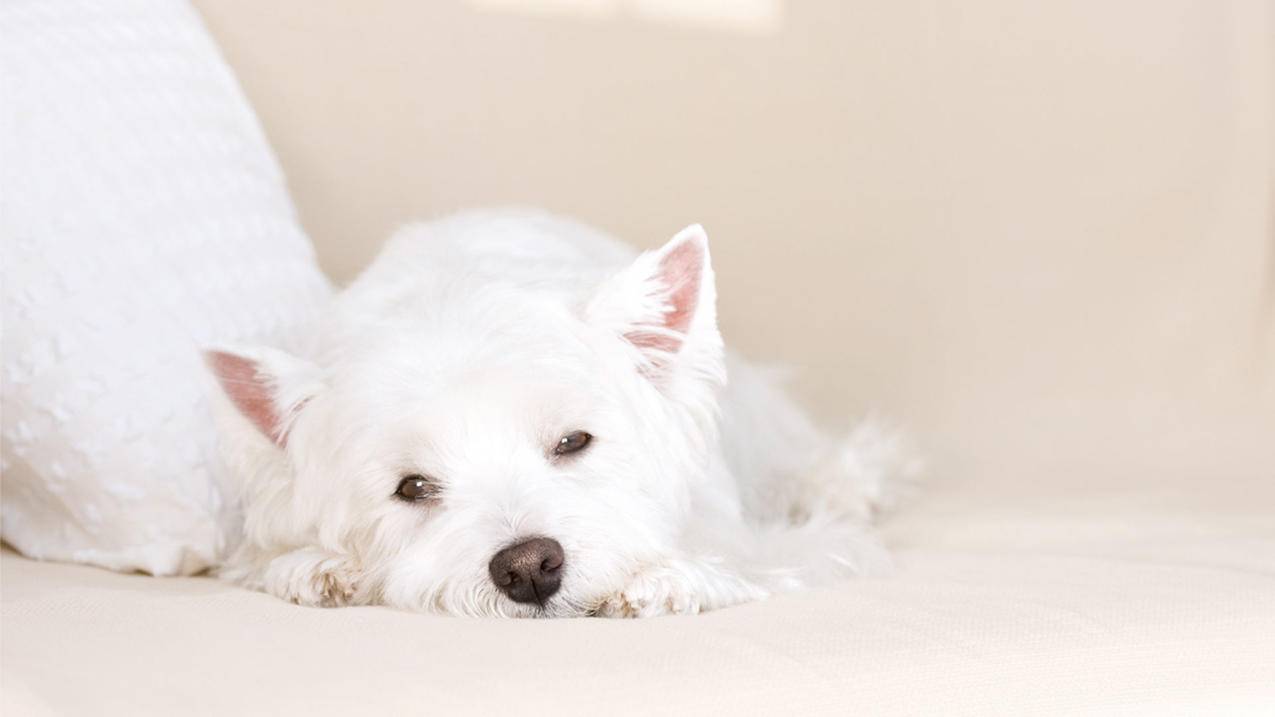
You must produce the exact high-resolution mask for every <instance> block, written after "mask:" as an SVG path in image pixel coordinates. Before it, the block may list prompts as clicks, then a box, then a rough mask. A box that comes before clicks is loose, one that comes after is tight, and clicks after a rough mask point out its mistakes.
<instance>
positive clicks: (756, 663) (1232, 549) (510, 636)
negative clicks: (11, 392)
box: [0, 471, 1275, 715]
mask: <svg viewBox="0 0 1275 717" xmlns="http://www.w3.org/2000/svg"><path fill="white" fill-rule="evenodd" d="M1134 478H1137V476H1130V475H1119V474H1109V475H1101V476H1095V475H1090V476H1081V475H1071V474H1068V473H1066V472H1055V473H1053V474H1051V475H1046V474H1045V473H1044V472H1043V471H1042V472H1037V473H1035V474H1029V475H1028V476H1026V477H1022V478H1021V479H1020V480H1016V481H1014V484H1013V485H1008V486H1006V485H996V484H992V483H980V484H978V485H974V484H961V485H940V486H935V487H932V488H931V489H930V490H929V491H928V492H927V493H926V494H924V495H922V496H921V497H920V498H918V499H917V500H916V502H914V503H913V504H912V505H910V506H907V507H906V508H905V509H904V510H903V511H902V512H901V513H900V514H899V515H898V516H897V517H896V518H895V519H894V520H893V521H892V522H891V523H890V524H889V525H888V530H887V534H888V537H889V539H890V541H891V543H892V544H893V545H894V546H896V548H897V550H898V557H899V566H898V570H897V571H896V574H894V575H892V576H888V577H882V578H874V579H870V580H853V581H848V582H846V583H844V584H842V585H840V586H837V587H835V588H833V589H829V590H823V591H818V592H810V593H804V594H793V595H787V596H783V597H780V598H776V599H773V600H770V601H766V602H762V603H755V604H749V605H744V606H741V607H737V608H731V609H726V610H722V611H719V612H714V613H708V614H705V615H700V616H694V617H668V618H655V619H650V620H638V621H616V620H602V619H576V620H557V621H499V620H476V619H463V618H448V617H436V616H429V615H418V614H411V613H404V612H395V611H393V610H389V609H386V608H341V609H319V608H303V607H297V606H295V605H291V604H288V603H285V602H282V601H280V600H277V599H275V598H272V597H269V596H267V595H263V594H259V593H253V592H248V591H245V590H242V589H239V588H236V587H233V586H231V585H226V584H223V583H220V582H217V581H216V580H213V579H211V578H182V579H163V580H161V579H155V578H148V577H144V576H125V575H116V574H112V573H108V572H105V571H101V570H95V569H92V568H84V567H73V566H64V565H51V564H41V563H35V562H31V561H28V560H24V559H22V558H19V557H17V556H14V555H12V554H6V555H5V556H4V558H3V562H2V563H0V571H2V573H3V574H2V575H0V577H2V578H3V580H2V583H3V588H2V590H3V592H2V597H3V622H2V623H0V628H3V632H4V642H3V645H2V646H0V651H2V652H0V658H2V659H0V661H2V663H3V668H4V672H3V678H4V685H5V690H4V692H5V697H4V699H5V700H6V701H7V704H6V705H5V706H7V707H9V708H10V711H9V712H6V713H7V714H8V713H12V714H40V713H41V712H42V711H46V712H49V713H53V714H88V713H92V714H128V715H143V714H155V715H169V714H282V713H306V714H333V715H348V714H457V713H473V714H503V713H505V712H508V711H510V710H513V711H516V712H517V713H518V714H528V715H534V714H556V715H575V714H580V715H599V714H608V715H609V714H791V715H810V714H829V715H847V714H873V715H884V714H901V715H903V714H913V715H915V714H942V715H951V714H1012V715H1028V714H1059V713H1064V714H1152V715H1166V714H1236V713H1238V714H1271V713H1275V522H1273V521H1271V519H1270V511H1269V507H1268V506H1270V505H1271V504H1272V501H1275V485H1272V483H1271V482H1270V481H1269V480H1266V479H1264V478H1256V477H1255V478H1240V477H1233V478H1228V477H1226V476H1222V475H1213V476H1207V478H1210V480H1204V478H1206V476H1199V475H1191V476H1188V475H1181V476H1173V475H1164V474H1157V475H1154V476H1151V475H1146V476H1143V477H1142V478H1141V479H1139V480H1134ZM1033 485H1039V486H1041V487H1032V486H1033ZM1116 485H1118V486H1120V488H1118V489H1112V488H1111V486H1116ZM68 676H74V682H75V686H74V689H67V679H68Z"/></svg>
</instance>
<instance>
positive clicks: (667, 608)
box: [595, 558, 770, 617]
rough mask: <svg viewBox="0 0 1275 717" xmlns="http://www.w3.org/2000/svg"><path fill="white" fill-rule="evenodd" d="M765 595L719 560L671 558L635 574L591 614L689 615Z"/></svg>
mask: <svg viewBox="0 0 1275 717" xmlns="http://www.w3.org/2000/svg"><path fill="white" fill-rule="evenodd" d="M769 594H770V592H769V591H768V590H766V589H765V588H763V587H761V586H760V585H757V584H756V583H754V582H752V581H751V580H749V579H747V578H745V577H744V576H742V575H740V574H738V573H737V572H735V571H733V570H730V569H729V568H728V567H726V566H725V565H723V564H722V563H721V561H719V560H712V559H695V558H673V559H670V560H666V561H662V562H660V563H656V564H653V565H651V566H649V567H647V568H644V569H642V570H641V571H639V572H638V573H637V574H636V575H634V576H633V577H632V578H631V579H630V580H629V582H628V583H627V585H625V587H624V588H623V589H621V590H620V591H619V592H617V593H616V594H614V595H612V596H610V597H608V598H607V599H606V600H605V601H604V602H603V603H602V604H601V605H600V606H598V608H597V610H596V611H595V614H597V615H599V616H602V617H651V616H654V615H669V614H673V615H693V614H695V613H699V612H703V611H705V610H714V609H716V608H720V607H727V606H730V605H736V604H739V603H742V602H749V601H752V600H761V599H763V598H765V597H767V596H768V595H769Z"/></svg>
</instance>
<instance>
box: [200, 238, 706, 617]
mask: <svg viewBox="0 0 1275 717" xmlns="http://www.w3.org/2000/svg"><path fill="white" fill-rule="evenodd" d="M373 290H375V288H374V287H373ZM454 295H455V296H456V297H458V299H459V300H457V301H456V302H455V306H454V307H452V306H451V305H450V304H448V305H444V306H436V307H432V310H431V311H429V312H427V314H428V318H422V319H421V320H420V321H413V320H410V319H408V320H401V319H394V318H387V319H385V320H384V321H383V322H380V321H378V322H374V323H375V325H372V326H350V325H349V323H348V321H347V320H346V319H344V318H342V317H341V316H340V312H341V308H340V307H341V303H340V300H338V304H337V308H336V309H334V312H335V313H336V316H334V317H333V320H332V321H331V322H330V324H329V327H328V329H327V332H328V334H329V335H328V337H327V344H328V345H327V348H326V349H324V350H322V351H320V352H319V353H318V359H317V361H316V362H310V361H304V360H301V359H298V358H295V357H292V356H290V355H286V354H283V353H280V352H278V351H274V350H267V349H248V350H242V351H239V350H236V351H233V352H231V351H213V352H209V354H208V359H209V364H210V366H211V367H212V369H213V373H214V375H215V376H216V377H217V378H218V380H219V382H220V384H221V387H222V388H223V390H224V394H225V396H226V397H227V398H229V401H225V402H223V403H224V404H225V405H226V407H228V408H231V407H232V408H233V409H235V410H228V411H225V414H226V415H225V416H223V420H222V421H221V423H222V426H223V434H224V435H223V444H225V445H226V447H227V448H228V449H229V455H230V457H231V458H232V463H233V466H232V467H233V468H234V470H235V475H236V479H237V480H238V481H239V485H238V492H239V500H240V503H241V506H242V509H243V515H244V547H243V548H241V551H240V557H241V558H242V559H245V560H257V561H261V560H264V559H268V557H269V556H271V555H274V554H282V553H285V552H287V551H291V550H296V549H302V548H312V549H314V550H316V551H318V552H320V553H322V554H331V555H333V556H337V557H338V558H339V561H338V562H340V564H342V565H343V566H346V567H345V568H343V569H344V570H347V571H349V572H351V573H352V574H350V575H345V576H342V579H345V580H348V581H349V582H350V583H351V584H353V585H356V586H357V588H356V594H357V597H356V601H359V602H384V603H387V604H390V605H395V606H399V607H405V608H411V609H424V610H434V611H441V612H449V613H458V614H468V615H511V616H542V615H543V616H557V615H579V614H587V613H588V612H590V611H591V610H592V609H594V608H595V607H596V606H597V605H598V604H599V602H600V601H602V600H603V599H605V598H606V597H608V596H609V595H610V594H612V593H613V592H614V591H615V590H617V589H619V588H620V587H622V586H623V582H624V581H625V579H626V578H627V577H628V576H630V575H631V574H632V573H633V572H634V571H635V570H636V569H638V568H639V567H640V566H641V565H643V564H644V563H647V562H651V561H655V560H658V559H659V558H660V557H661V556H664V555H667V554H668V553H669V552H670V551H671V550H672V548H673V546H674V544H675V541H676V540H677V538H678V534H679V531H680V530H681V529H682V526H683V523H684V520H685V517H686V512H687V510H688V506H689V494H690V488H691V485H692V484H693V482H694V481H696V480H698V479H700V478H701V477H702V476H703V475H704V471H705V469H706V461H707V456H708V455H709V452H710V445H711V443H712V441H714V440H715V435H714V432H715V423H716V393H717V390H718V389H719V388H720V386H721V385H722V383H723V382H724V379H725V377H724V368H723V363H722V361H723V359H722V344H721V338H720V336H719V334H718V331H717V326H716V315H715V308H714V303H715V292H714V286H713V273H712V269H711V266H710V263H709V254H708V245H707V240H706V238H705V236H704V233H703V231H702V230H701V229H700V228H699V227H691V228H688V229H686V230H684V231H683V232H681V233H680V234H678V235H677V236H676V237H674V238H673V240H672V241H670V242H669V243H668V244H667V245H665V246H664V247H663V248H662V249H660V250H658V251H654V252H648V253H646V254H643V255H641V256H640V257H638V258H637V260H636V261H635V262H634V263H633V264H631V265H630V266H628V267H627V268H625V269H624V270H622V271H620V272H618V273H616V274H615V275H613V276H612V277H610V278H609V279H607V280H605V281H603V282H602V283H601V284H600V285H598V286H596V287H595V288H594V289H593V290H592V291H591V293H590V295H589V296H588V297H587V298H586V299H585V300H584V301H579V302H575V301H569V300H566V299H562V298H558V299H555V298H553V294H552V293H544V294H543V295H542V294H541V293H540V292H537V293H536V294H535V295H534V296H529V295H527V294H526V292H517V291H504V290H501V289H499V288H497V289H492V288H490V287H485V288H479V287H473V288H472V290H471V289H470V288H466V287H464V286H463V278H458V284H457V287H456V291H455V292H454ZM564 296H565V294H564ZM361 320H362V321H367V317H366V316H364V317H362V318H361ZM245 556H247V557H245ZM320 569H322V568H321V567H316V568H315V570H320ZM312 577H314V578H315V579H319V578H320V576H312Z"/></svg>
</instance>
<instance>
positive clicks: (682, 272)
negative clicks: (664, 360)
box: [626, 241, 704, 353]
mask: <svg viewBox="0 0 1275 717" xmlns="http://www.w3.org/2000/svg"><path fill="white" fill-rule="evenodd" d="M703 273H704V251H703V248H702V247H701V246H700V245H699V243H698V242H695V241H684V242H682V243H681V244H678V245H677V246H675V247H673V248H672V249H671V250H670V251H669V253H668V254H665V255H664V258H662V259H660V277H659V278H660V281H661V283H663V284H664V285H665V286H667V287H669V294H668V303H669V306H670V308H669V310H668V311H667V312H665V314H664V321H663V322H662V323H661V324H660V325H661V326H662V327H663V328H666V329H669V330H672V331H676V332H678V333H679V334H685V333H687V332H688V331H690V328H691V321H692V320H694V318H695V309H696V306H697V305H698V304H699V283H700V277H701V276H703ZM626 338H628V340H629V341H630V342H632V343H633V345H634V346H637V347H638V348H643V349H655V350H657V351H665V352H668V353H676V352H677V351H678V350H680V349H681V348H682V338H681V336H667V335H664V334H649V333H642V332H634V333H630V334H627V335H626Z"/></svg>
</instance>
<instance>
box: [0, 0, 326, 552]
mask: <svg viewBox="0 0 1275 717" xmlns="http://www.w3.org/2000/svg"><path fill="white" fill-rule="evenodd" d="M0 73H2V74H0V82H2V85H0V89H2V91H3V98H4V101H3V103H0V105H2V107H0V112H2V113H3V115H0V116H2V117H3V125H0V156H3V162H0V181H2V184H0V202H2V204H0V241H2V242H3V252H4V253H3V269H2V272H3V276H2V278H3V288H2V291H3V312H4V313H3V319H4V323H3V373H2V375H0V380H2V383H0V385H2V387H3V420H2V422H0V423H2V427H0V435H2V437H3V452H2V453H3V464H2V465H0V470H2V471H3V493H2V501H3V524H2V525H3V537H4V540H5V541H7V542H8V543H9V544H11V545H13V546H14V547H16V548H17V549H18V550H20V551H22V552H23V553H25V554H27V555H29V556H32V557H36V558H45V559H53V560H65V561H74V562H84V563H93V564H96V565H101V566H104V567H108V568H112V569H116V570H141V571H145V572H149V573H153V574H157V575H169V574H179V573H191V572H196V571H198V570H201V569H203V568H205V567H207V566H208V565H209V564H210V563H211V562H212V561H214V560H215V558H216V554H217V551H218V550H219V547H220V545H221V541H222V535H221V524H220V520H221V515H222V514H223V512H224V510H223V505H222V498H221V492H220V490H219V489H218V481H217V480H216V478H217V473H218V468H217V466H218V463H217V458H216V456H217V450H216V446H215V434H214V430H213V424H212V417H211V413H210V410H209V407H208V403H207V400H208V394H207V387H208V383H207V378H206V376H205V371H204V368H203V365H202V362H201V357H200V351H199V349H200V348H201V347H203V346H208V345H213V344H226V343H235V342H241V341H242V342H252V343H273V344H277V345H281V346H285V347H289V348H292V349H293V350H301V349H302V347H301V346H299V345H298V344H299V343H301V342H303V340H304V338H303V337H305V336H306V335H308V334H310V333H311V332H312V330H313V325H314V323H315V322H316V320H317V316H318V313H319V311H320V310H321V307H322V305H323V304H324V303H325V302H326V301H327V299H328V297H329V294H330V288H329V286H328V284H327V282H326V280H325V279H324V278H323V276H322V274H321V273H320V271H319V269H318V267H317V265H316V263H315V259H314V253H313V249H312V247H311V245H310V243H309V241H308V240H307V238H306V237H305V235H304V234H303V233H302V231H301V229H300V227H299V225H298V223H297V220H296V217H295V212H294V210H293V208H292V205H291V203H290V200H289V198H288V195H287V192H286V189H285V187H284V181H283V176H282V174H281V172H280V170H279V167H278V165H277V164H276V162H275V160H274V158H273V156H272V155H271V152H270V149H269V147H268V145H267V143H266V141H265V138H264V136H263V134H262V132H261V129H260V127H259V125H258V123H257V120H256V118H255V117H254V116H253V114H252V111H251V109H250V108H249V107H248V104H247V101H246V100H245V99H244V97H243V95H242V93H241V92H240V90H239V88H238V86H237V85H236V83H235V80H234V78H233V76H232V75H231V73H230V71H229V69H228V67H227V66H226V64H225V62H224V61H223V60H222V59H221V57H220V55H219V54H218V52H217V49H216V47H215V45H214V44H213V42H212V40H211V39H210V37H209V36H208V34H207V32H206V31H205V30H204V28H203V26H202V24H201V22H200V19H199V17H198V16H197V15H196V13H195V12H194V10H193V9H192V8H191V7H190V6H189V5H187V4H186V3H184V2H174V1H173V0H129V1H123V2H122V1H115V2H110V3H101V2H95V1H92V0H78V1H77V0H6V2H4V3H3V4H2V5H0Z"/></svg>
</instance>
